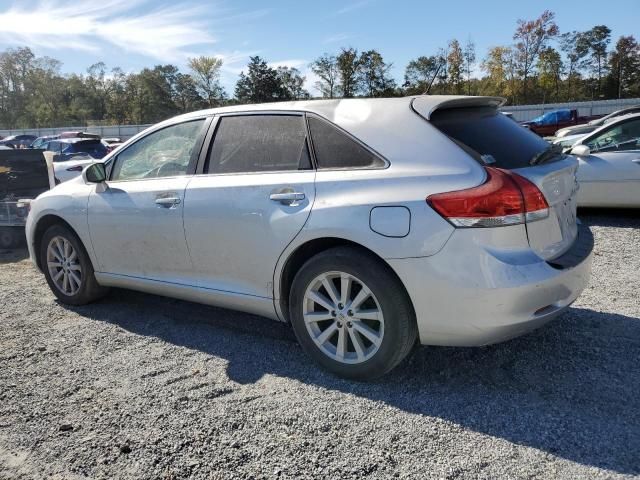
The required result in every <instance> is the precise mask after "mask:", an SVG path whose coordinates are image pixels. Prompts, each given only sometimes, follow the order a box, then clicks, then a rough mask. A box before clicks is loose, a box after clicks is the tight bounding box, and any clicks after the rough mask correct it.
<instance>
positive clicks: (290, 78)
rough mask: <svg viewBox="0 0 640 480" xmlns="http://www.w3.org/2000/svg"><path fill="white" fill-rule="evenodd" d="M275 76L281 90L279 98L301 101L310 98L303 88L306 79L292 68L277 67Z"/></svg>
mask: <svg viewBox="0 0 640 480" xmlns="http://www.w3.org/2000/svg"><path fill="white" fill-rule="evenodd" d="M276 74H277V77H278V82H280V88H281V89H282V93H281V94H280V98H282V99H286V100H302V99H306V98H309V97H310V95H309V92H307V91H306V90H305V88H304V82H305V80H306V78H305V77H304V76H302V75H301V74H300V70H298V69H297V68H293V67H278V68H277V70H276Z"/></svg>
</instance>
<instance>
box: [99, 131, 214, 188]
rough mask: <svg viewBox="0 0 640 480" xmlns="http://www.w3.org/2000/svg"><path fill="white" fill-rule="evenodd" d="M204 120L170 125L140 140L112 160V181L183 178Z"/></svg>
mask: <svg viewBox="0 0 640 480" xmlns="http://www.w3.org/2000/svg"><path fill="white" fill-rule="evenodd" d="M204 124H205V120H204V119H201V120H194V121H191V122H185V123H180V124H178V125H172V126H170V127H167V128H163V129H162V130H158V131H157V132H153V133H151V134H149V135H147V136H146V137H143V138H141V139H140V140H138V141H137V142H136V143H134V144H133V145H131V146H129V147H128V148H127V149H126V150H124V151H123V152H121V153H120V154H119V155H118V157H117V158H116V160H115V164H114V166H113V170H112V172H111V180H135V179H145V178H158V177H175V176H181V175H186V174H187V171H188V169H189V163H190V162H191V158H192V154H193V153H194V148H195V146H196V142H197V140H198V137H199V136H200V132H201V130H202V127H203V126H204Z"/></svg>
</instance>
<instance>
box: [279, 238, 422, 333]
mask: <svg viewBox="0 0 640 480" xmlns="http://www.w3.org/2000/svg"><path fill="white" fill-rule="evenodd" d="M335 247H351V248H354V249H356V250H359V251H361V252H363V253H365V254H367V255H369V256H371V257H372V258H373V259H375V261H377V262H379V263H380V264H381V265H383V266H385V267H386V268H387V269H388V270H389V272H390V273H391V274H392V275H393V276H394V277H395V278H396V279H397V280H398V282H399V284H400V285H401V286H402V289H403V290H404V292H405V294H406V298H407V300H408V302H409V304H410V306H411V308H412V309H413V310H414V313H415V309H414V307H413V302H412V300H411V297H410V296H409V292H408V291H407V289H406V287H405V285H404V282H403V281H402V279H401V278H400V277H399V276H398V274H397V273H396V272H395V270H394V269H393V268H392V267H391V265H389V263H388V262H386V261H385V259H384V258H382V257H381V256H380V255H378V254H377V253H375V252H374V251H373V250H371V249H370V248H367V247H365V246H364V245H362V244H360V243H357V242H354V241H353V240H347V239H345V238H340V237H321V238H314V239H312V240H307V241H306V242H304V243H302V244H301V245H298V246H297V247H296V248H295V250H293V251H292V252H291V253H290V254H289V255H288V257H287V259H286V260H285V261H284V263H283V264H282V268H281V269H280V270H279V272H280V273H279V276H278V277H277V279H276V281H277V286H278V291H277V292H275V293H276V295H274V303H275V308H276V313H277V314H278V316H279V317H280V318H281V319H282V320H284V321H286V322H289V321H290V320H289V294H290V292H291V285H292V284H293V279H294V277H295V276H296V273H298V271H299V270H300V268H302V266H303V265H304V264H305V263H306V262H307V260H309V259H310V258H312V257H314V256H315V255H318V254H319V253H322V252H324V251H326V250H329V249H331V248H335Z"/></svg>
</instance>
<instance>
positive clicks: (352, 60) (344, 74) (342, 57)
mask: <svg viewBox="0 0 640 480" xmlns="http://www.w3.org/2000/svg"><path fill="white" fill-rule="evenodd" d="M336 61H337V65H338V78H339V79H340V90H341V91H342V96H343V97H344V98H351V97H355V96H356V95H357V94H358V90H359V88H360V66H361V64H360V57H359V55H358V51H357V50H356V49H354V48H343V49H342V51H341V52H340V54H339V55H338V56H337V57H336Z"/></svg>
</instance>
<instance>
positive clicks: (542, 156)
mask: <svg viewBox="0 0 640 480" xmlns="http://www.w3.org/2000/svg"><path fill="white" fill-rule="evenodd" d="M561 154H562V145H561V144H559V143H553V144H551V145H549V147H548V148H545V149H544V150H542V151H541V152H539V153H536V154H535V155H534V156H533V157H532V158H531V160H529V165H540V164H541V163H545V162H547V161H548V160H551V159H552V158H553V157H555V156H557V155H561Z"/></svg>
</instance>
